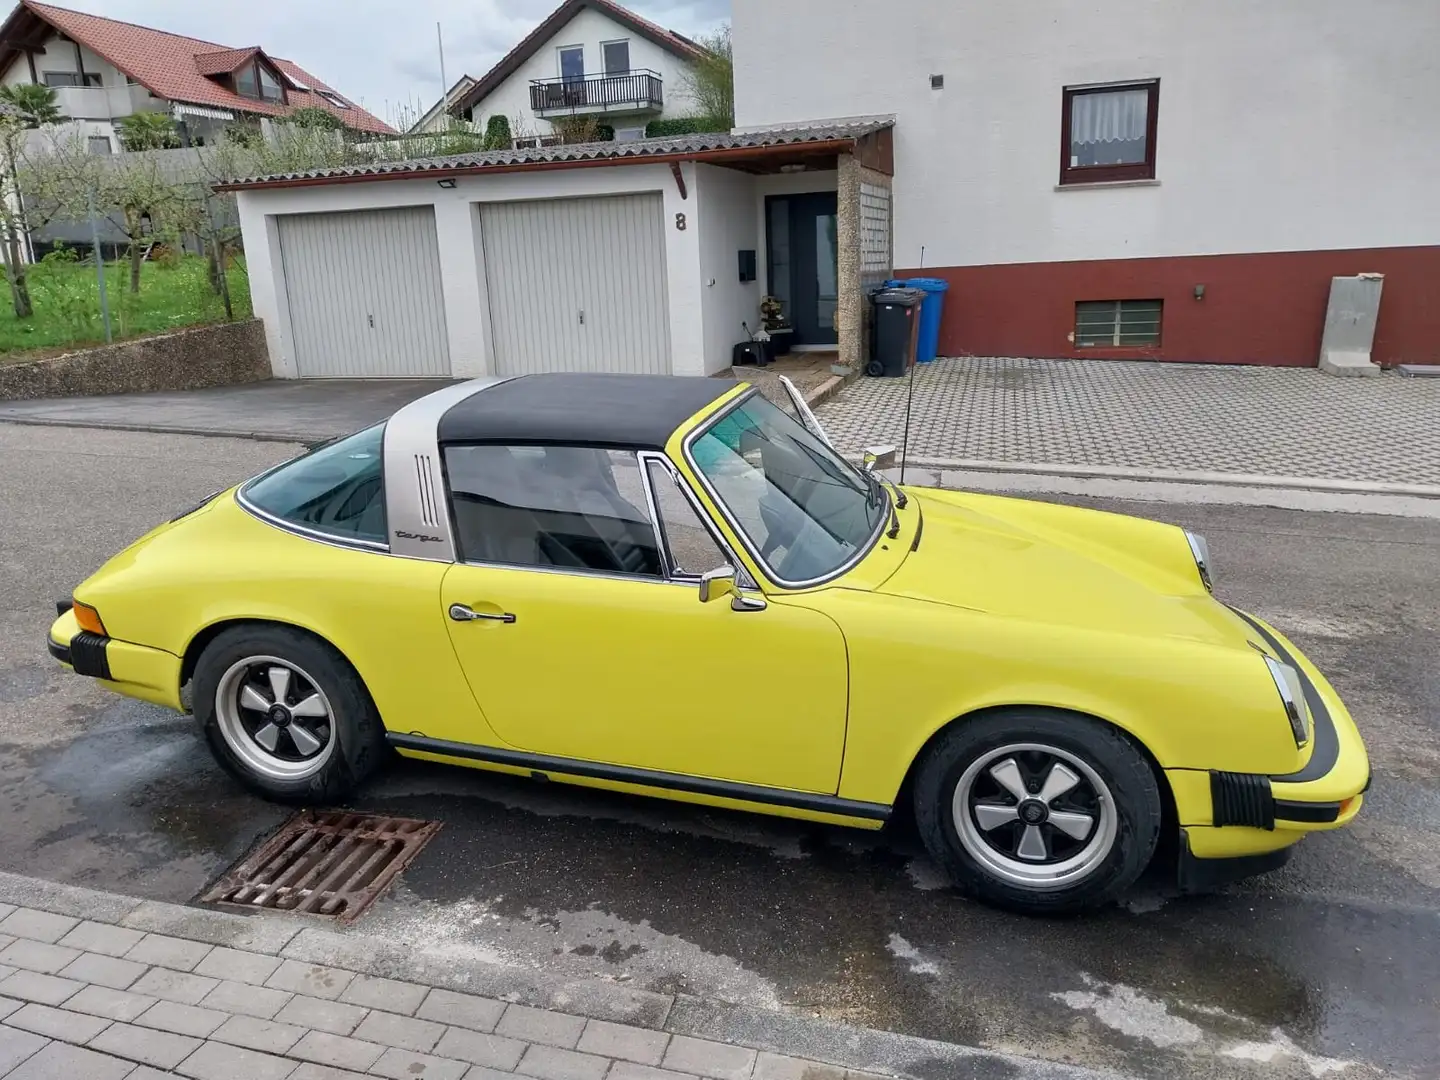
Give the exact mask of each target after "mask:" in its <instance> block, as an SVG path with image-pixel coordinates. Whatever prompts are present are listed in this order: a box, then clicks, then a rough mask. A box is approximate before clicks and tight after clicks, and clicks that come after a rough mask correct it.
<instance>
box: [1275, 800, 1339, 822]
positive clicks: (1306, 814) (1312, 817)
mask: <svg viewBox="0 0 1440 1080" xmlns="http://www.w3.org/2000/svg"><path fill="white" fill-rule="evenodd" d="M1275 820H1276V821H1302V822H1306V823H1310V824H1321V825H1323V824H1325V823H1326V822H1330V821H1339V820H1340V803H1338V802H1295V801H1294V800H1293V799H1276V800H1275Z"/></svg>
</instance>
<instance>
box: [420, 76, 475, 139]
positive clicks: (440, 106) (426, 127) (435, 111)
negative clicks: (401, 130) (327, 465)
mask: <svg viewBox="0 0 1440 1080" xmlns="http://www.w3.org/2000/svg"><path fill="white" fill-rule="evenodd" d="M474 85H475V80H474V79H473V78H472V77H471V76H469V75H461V76H460V78H459V79H458V80H456V83H455V85H454V86H452V87H450V89H449V90H447V91H446V92H445V97H444V99H443V100H441V101H437V102H436V103H435V104H434V105H431V106H430V108H429V109H428V110H427V111H426V113H425V115H423V116H422V117H420V119H419V120H416V121H415V123H413V124H411V125H410V127H409V128H408V129H407V130H406V132H405V134H407V135H426V134H435V133H438V132H441V131H445V130H446V129H448V128H449V127H450V125H451V124H452V123H454V121H455V117H454V116H453V115H452V114H451V112H450V110H451V109H452V108H454V106H455V104H456V103H457V102H458V101H459V100H460V99H461V98H462V97H464V96H465V94H466V93H467V92H468V91H469V90H470V88H471V87H472V86H474Z"/></svg>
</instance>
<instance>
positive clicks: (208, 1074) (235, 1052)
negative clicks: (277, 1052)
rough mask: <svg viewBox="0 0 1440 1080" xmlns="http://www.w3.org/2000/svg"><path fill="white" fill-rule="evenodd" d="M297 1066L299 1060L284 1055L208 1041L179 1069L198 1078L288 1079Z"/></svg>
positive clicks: (178, 1070)
mask: <svg viewBox="0 0 1440 1080" xmlns="http://www.w3.org/2000/svg"><path fill="white" fill-rule="evenodd" d="M294 1069H295V1062H293V1061H286V1060H285V1059H284V1058H278V1057H272V1056H271V1055H270V1054H262V1053H259V1052H257V1051H255V1050H241V1049H240V1048H238V1047H235V1046H226V1045H225V1044H224V1043H215V1042H207V1043H206V1044H205V1045H204V1046H202V1047H200V1048H199V1049H198V1050H196V1051H195V1052H194V1053H193V1054H191V1055H190V1056H189V1057H187V1058H186V1059H185V1060H184V1061H183V1062H182V1063H181V1064H180V1066H179V1068H177V1069H176V1070H175V1071H176V1072H178V1073H179V1074H180V1075H181V1076H190V1077H194V1080H285V1078H286V1077H288V1076H289V1075H290V1074H291V1073H292V1072H293V1071H294Z"/></svg>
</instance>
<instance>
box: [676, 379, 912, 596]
mask: <svg viewBox="0 0 1440 1080" xmlns="http://www.w3.org/2000/svg"><path fill="white" fill-rule="evenodd" d="M690 455H691V460H692V462H693V464H694V466H695V468H696V469H697V470H699V472H700V474H701V476H702V477H703V478H704V479H705V481H706V483H707V484H709V486H710V487H711V489H712V490H713V492H714V493H715V495H716V496H717V497H718V498H719V500H720V502H721V503H722V504H723V505H724V508H725V510H726V511H727V512H728V513H729V515H730V517H731V518H732V519H733V521H734V523H735V525H736V526H737V527H738V528H739V529H740V531H741V532H742V533H743V534H744V538H745V539H746V541H747V542H748V545H749V547H750V548H751V550H752V551H753V552H754V553H755V554H756V555H758V556H759V557H760V561H761V562H763V563H764V564H765V565H766V567H767V568H768V569H769V570H770V571H771V575H772V576H773V577H774V578H775V579H776V580H778V581H780V582H783V583H784V584H789V585H795V584H801V583H808V582H813V581H818V580H821V579H824V578H826V577H829V576H831V575H833V574H835V573H836V572H837V571H839V570H840V569H841V568H843V567H844V566H845V565H846V564H847V563H849V562H851V561H852V560H854V559H855V558H856V557H857V556H858V555H859V554H860V553H862V552H863V551H864V550H865V549H867V548H868V547H869V546H870V545H871V544H872V543H873V542H874V541H875V538H876V536H877V535H878V534H879V530H880V525H881V523H882V522H883V521H884V520H885V516H886V514H887V513H888V511H889V504H888V500H887V498H886V496H885V495H884V493H883V491H882V490H881V489H880V488H879V487H878V486H877V485H873V484H871V483H870V482H869V481H868V480H867V479H866V477H865V474H864V473H862V472H861V471H860V470H859V469H857V468H855V467H854V466H852V465H850V464H849V463H848V462H846V461H845V460H844V459H843V458H841V457H840V456H839V455H837V454H836V453H835V451H834V450H832V449H831V448H830V447H829V446H827V445H825V443H824V442H822V441H821V440H820V439H818V438H816V437H815V436H814V435H813V434H811V433H810V432H809V431H808V430H806V429H805V428H804V427H802V426H801V425H800V423H799V422H797V421H796V420H794V419H792V418H791V417H790V416H789V415H788V414H787V413H785V412H783V411H782V410H781V409H779V408H777V407H776V406H774V405H772V404H771V403H770V402H769V401H767V400H765V398H763V397H761V396H760V395H758V394H756V395H752V396H751V397H749V398H746V399H745V400H744V401H743V402H742V403H741V404H740V405H739V406H737V407H736V408H733V409H731V410H730V411H728V412H726V413H724V414H723V415H722V416H721V417H720V418H719V419H717V420H716V421H715V422H714V423H713V424H711V425H710V427H709V428H707V429H706V430H705V431H703V432H702V433H701V434H700V435H699V436H697V437H696V438H695V439H694V440H693V441H692V442H691V444H690Z"/></svg>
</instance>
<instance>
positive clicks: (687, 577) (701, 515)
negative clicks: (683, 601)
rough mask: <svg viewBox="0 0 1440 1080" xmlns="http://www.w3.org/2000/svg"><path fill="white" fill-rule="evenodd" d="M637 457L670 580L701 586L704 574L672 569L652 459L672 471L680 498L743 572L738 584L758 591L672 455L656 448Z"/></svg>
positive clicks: (672, 477) (666, 469)
mask: <svg viewBox="0 0 1440 1080" xmlns="http://www.w3.org/2000/svg"><path fill="white" fill-rule="evenodd" d="M637 456H638V457H639V459H640V470H641V473H642V475H643V476H644V479H645V498H646V500H647V501H648V502H649V503H650V517H651V519H652V521H653V522H654V525H655V535H656V536H657V537H658V538H659V540H660V558H661V560H662V561H663V562H664V563H665V564H666V567H667V575H668V576H669V578H670V580H672V581H678V582H682V583H684V584H686V585H698V584H700V578H701V575H700V574H685V573H679V572H676V571H675V570H674V569H673V567H674V557H673V556H672V555H671V554H670V538H669V537H668V536H666V535H665V523H664V522H663V521H662V520H661V518H660V502H659V500H658V499H656V498H655V493H654V490H653V489H652V487H651V482H650V462H652V461H653V462H655V463H657V464H658V465H660V466H661V467H662V468H663V469H664V470H665V471H666V472H667V473H669V474H670V479H672V480H673V481H675V486H676V487H677V488H678V489H679V490H680V496H681V498H683V499H684V500H685V501H686V502H687V503H689V504H690V509H691V510H693V511H695V518H696V520H697V521H699V522H700V523H701V525H703V526H704V527H705V531H706V532H707V533H709V534H710V539H711V540H713V541H715V546H716V547H717V548H719V549H720V554H721V555H724V556H725V557H726V558H728V559H729V560H730V565H731V566H733V567H734V568H735V572H736V574H738V575H743V579H740V578H737V584H739V585H740V587H741V588H749V589H754V590H757V591H758V590H759V586H758V585H756V584H755V582H753V581H751V580H750V572H749V571H748V570H746V569H745V564H744V563H742V562H741V561H740V560H739V559H738V558H737V557H736V555H735V549H734V548H733V547H731V546H730V542H729V541H728V540H726V539H725V537H724V536H723V535H721V533H720V531H719V530H718V529H716V528H715V522H714V521H712V520H711V519H710V514H709V512H708V511H707V510H706V509H705V507H704V506H702V505H701V503H700V500H699V499H697V498H696V497H695V492H693V491H691V490H690V485H689V484H687V483H686V482H685V477H684V476H682V475H681V474H680V470H679V469H677V468H676V467H675V463H674V462H673V461H671V460H670V457H669V455H667V454H662V453H660V452H659V451H656V450H641V451H640V452H639V454H638V455H637Z"/></svg>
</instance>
